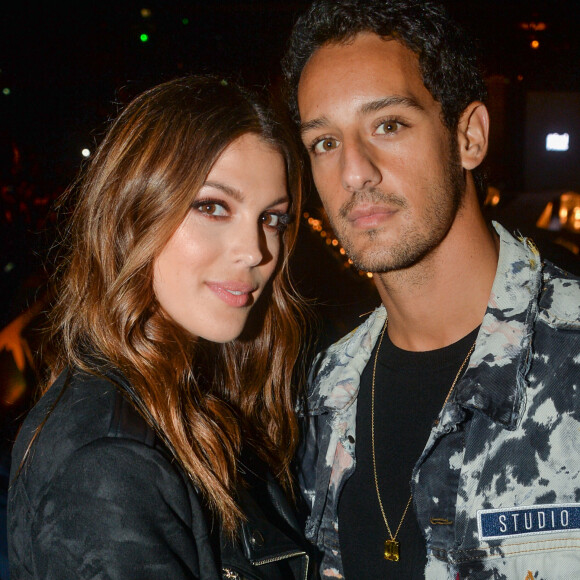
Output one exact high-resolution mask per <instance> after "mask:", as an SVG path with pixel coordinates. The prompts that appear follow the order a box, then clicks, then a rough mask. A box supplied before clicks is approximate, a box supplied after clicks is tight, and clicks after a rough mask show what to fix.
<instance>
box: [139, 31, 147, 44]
mask: <svg viewBox="0 0 580 580" xmlns="http://www.w3.org/2000/svg"><path fill="white" fill-rule="evenodd" d="M139 38H140V39H141V42H147V41H148V40H149V35H148V34H145V33H143V34H142V35H141V36H140V37H139Z"/></svg>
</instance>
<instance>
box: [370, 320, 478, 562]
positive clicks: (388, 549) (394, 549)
mask: <svg viewBox="0 0 580 580" xmlns="http://www.w3.org/2000/svg"><path fill="white" fill-rule="evenodd" d="M388 322H389V319H388V318H386V319H385V324H384V325H383V330H382V332H381V337H380V339H379V345H378V346H377V351H376V353H375V360H374V364H373V382H372V388H371V447H372V452H373V474H374V476H375V489H376V490H377V498H378V500H379V507H380V508H381V514H382V515H383V520H384V521H385V526H387V532H389V536H390V537H389V538H388V539H387V540H385V548H384V550H385V551H384V556H385V560H390V561H392V562H398V561H399V547H400V543H399V542H398V541H397V536H398V535H399V530H400V529H401V526H402V525H403V520H404V519H405V516H406V515H407V511H408V510H409V506H410V505H411V500H412V499H413V494H411V495H410V496H409V501H408V502H407V505H406V506H405V510H404V511H403V515H402V516H401V520H400V521H399V525H398V526H397V529H396V531H395V534H394V535H393V532H391V528H390V527H389V522H388V520H387V515H386V514H385V508H384V507H383V502H382V500H381V492H380V491H379V477H378V475H377V458H376V455H375V376H376V373H377V360H378V359H379V351H380V350H381V345H382V344H383V338H384V336H385V332H386V330H387V324H388ZM474 348H475V342H474V343H473V344H472V345H471V348H470V349H469V352H468V353H467V356H466V357H465V359H464V360H463V362H462V363H461V366H460V367H459V370H458V371H457V374H456V375H455V379H454V380H453V384H452V385H451V388H450V389H449V392H448V393H447V396H446V397H445V401H443V406H442V407H441V410H443V409H444V408H445V405H446V404H447V401H448V400H449V397H450V396H451V393H452V392H453V389H454V388H455V384H456V383H457V381H458V380H459V377H460V376H461V371H462V370H463V368H464V367H465V365H466V364H467V361H468V360H469V357H470V356H471V354H472V353H473V349H474Z"/></svg>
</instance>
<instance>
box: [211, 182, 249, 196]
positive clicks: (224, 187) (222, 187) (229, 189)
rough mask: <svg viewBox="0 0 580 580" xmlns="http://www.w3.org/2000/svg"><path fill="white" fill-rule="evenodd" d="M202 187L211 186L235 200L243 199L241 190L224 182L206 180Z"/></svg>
mask: <svg viewBox="0 0 580 580" xmlns="http://www.w3.org/2000/svg"><path fill="white" fill-rule="evenodd" d="M203 187H213V188H215V189H219V190H220V191H223V192H224V193H225V194H226V195H228V196H229V197H232V198H234V199H235V200H236V201H244V195H243V194H242V192H241V191H239V190H238V189H235V188H234V187H231V186H229V185H227V184H225V183H220V182H219V181H206V182H205V183H204V184H203V186H202V188H203Z"/></svg>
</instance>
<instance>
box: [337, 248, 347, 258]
mask: <svg viewBox="0 0 580 580" xmlns="http://www.w3.org/2000/svg"><path fill="white" fill-rule="evenodd" d="M339 252H340V254H341V256H344V255H345V254H346V250H345V249H344V248H340V250H339Z"/></svg>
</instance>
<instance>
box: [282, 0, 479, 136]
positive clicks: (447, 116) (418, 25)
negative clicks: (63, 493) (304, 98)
mask: <svg viewBox="0 0 580 580" xmlns="http://www.w3.org/2000/svg"><path fill="white" fill-rule="evenodd" d="M361 32H374V33H375V34H378V35H379V36H382V37H384V38H394V39H397V40H399V41H400V42H402V43H403V44H404V45H405V46H407V47H408V48H409V49H411V50H412V51H413V52H414V53H415V54H417V56H418V57H419V70H420V73H421V76H422V79H423V83H424V85H425V87H426V88H427V89H428V91H429V92H430V93H431V95H432V96H433V98H434V99H435V100H436V101H438V102H439V103H441V108H442V111H443V121H444V123H445V125H446V127H447V128H448V129H449V130H450V131H454V130H455V129H456V128H457V124H458V122H459V118H460V116H461V113H462V112H463V111H464V110H465V108H466V107H467V105H469V103H471V102H473V101H483V100H484V99H485V98H486V93H487V91H486V88H485V83H484V81H483V77H482V75H481V71H480V68H479V66H478V59H477V55H476V54H477V53H476V49H475V43H474V42H473V40H472V39H471V38H470V37H469V36H468V35H467V33H466V32H465V30H463V29H462V28H461V27H460V26H459V25H458V24H457V23H456V22H454V21H453V20H452V19H451V18H450V17H449V15H448V14H447V12H446V11H445V9H444V8H443V6H441V5H439V4H437V3H435V2H429V1H427V2H425V1H424V0H316V1H315V2H314V3H313V4H312V6H311V7H310V9H309V10H308V11H307V12H306V13H305V14H303V15H302V16H301V17H300V18H299V19H298V20H297V22H296V24H295V25H294V28H293V30H292V34H291V36H290V39H289V42H288V47H287V50H286V54H285V56H284V59H283V61H282V68H283V73H284V80H285V89H286V98H287V102H288V103H289V106H290V110H291V112H292V116H293V117H294V119H295V120H298V104H297V96H296V95H297V89H298V82H299V80H300V75H301V74H302V70H303V69H304V66H305V65H306V63H307V62H308V59H309V58H310V57H311V56H312V54H313V53H314V52H315V51H316V50H317V49H318V48H320V47H321V46H323V45H324V44H327V43H333V42H344V41H348V40H349V39H351V38H353V37H354V36H356V35H357V34H359V33H361Z"/></svg>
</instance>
